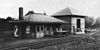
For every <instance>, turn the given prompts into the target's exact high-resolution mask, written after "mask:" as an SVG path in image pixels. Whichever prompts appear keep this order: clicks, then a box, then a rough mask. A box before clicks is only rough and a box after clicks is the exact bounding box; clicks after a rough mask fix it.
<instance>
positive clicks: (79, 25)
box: [77, 19, 81, 28]
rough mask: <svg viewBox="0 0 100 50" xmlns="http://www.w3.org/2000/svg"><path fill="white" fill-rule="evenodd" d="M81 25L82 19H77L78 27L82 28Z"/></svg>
mask: <svg viewBox="0 0 100 50" xmlns="http://www.w3.org/2000/svg"><path fill="white" fill-rule="evenodd" d="M80 27H81V20H80V19H77V28H80Z"/></svg>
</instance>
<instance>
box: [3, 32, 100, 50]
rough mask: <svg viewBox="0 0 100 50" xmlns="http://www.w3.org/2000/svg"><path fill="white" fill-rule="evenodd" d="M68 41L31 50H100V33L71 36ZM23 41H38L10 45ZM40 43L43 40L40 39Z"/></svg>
mask: <svg viewBox="0 0 100 50" xmlns="http://www.w3.org/2000/svg"><path fill="white" fill-rule="evenodd" d="M73 39H74V40H73ZM66 40H67V41H69V42H67V43H62V44H58V45H52V46H46V47H44V48H39V49H31V50H100V31H97V32H94V33H90V34H82V35H69V36H68V37H67V39H66ZM23 41H24V43H30V42H32V41H34V42H36V41H37V40H31V39H29V40H20V41H16V42H13V43H10V44H17V43H19V44H22V43H23ZM39 41H41V40H40V39H39ZM43 41H44V40H43ZM1 42H2V41H1ZM3 43H4V42H3Z"/></svg>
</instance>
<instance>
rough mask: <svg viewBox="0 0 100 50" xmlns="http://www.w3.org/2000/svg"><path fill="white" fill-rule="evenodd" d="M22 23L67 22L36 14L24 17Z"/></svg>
mask: <svg viewBox="0 0 100 50" xmlns="http://www.w3.org/2000/svg"><path fill="white" fill-rule="evenodd" d="M24 21H31V22H59V23H68V22H65V21H63V20H60V19H57V18H54V17H51V16H48V15H43V14H37V13H34V14H29V15H26V16H24Z"/></svg>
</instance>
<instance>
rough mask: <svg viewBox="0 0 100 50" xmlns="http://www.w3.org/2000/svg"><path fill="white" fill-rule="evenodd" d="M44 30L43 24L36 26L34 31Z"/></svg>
mask: <svg viewBox="0 0 100 50" xmlns="http://www.w3.org/2000/svg"><path fill="white" fill-rule="evenodd" d="M41 31H44V26H36V32H41Z"/></svg>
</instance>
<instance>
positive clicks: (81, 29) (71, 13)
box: [51, 7, 85, 34]
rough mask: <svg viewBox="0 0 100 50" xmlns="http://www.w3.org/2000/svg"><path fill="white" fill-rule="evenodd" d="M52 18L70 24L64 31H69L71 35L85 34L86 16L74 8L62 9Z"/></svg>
mask: <svg viewBox="0 0 100 50" xmlns="http://www.w3.org/2000/svg"><path fill="white" fill-rule="evenodd" d="M51 16H53V17H55V18H58V19H60V20H63V21H66V22H69V24H67V25H65V26H64V29H66V30H69V31H70V33H72V34H73V33H76V34H84V33H85V16H84V15H83V14H82V13H80V12H78V11H77V10H75V9H73V8H69V7H68V8H65V9H62V10H60V11H58V12H56V13H55V14H53V15H51Z"/></svg>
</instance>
